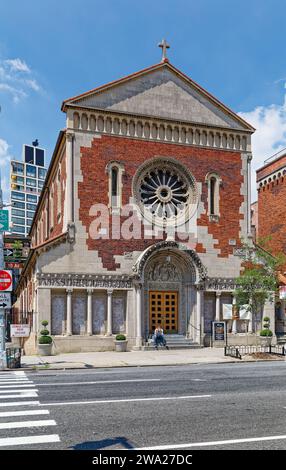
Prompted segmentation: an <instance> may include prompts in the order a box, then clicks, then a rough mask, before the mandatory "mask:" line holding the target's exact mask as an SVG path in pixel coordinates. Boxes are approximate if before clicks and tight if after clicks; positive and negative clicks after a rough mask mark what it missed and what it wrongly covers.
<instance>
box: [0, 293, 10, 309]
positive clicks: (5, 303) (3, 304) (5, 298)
mask: <svg viewBox="0 0 286 470" xmlns="http://www.w3.org/2000/svg"><path fill="white" fill-rule="evenodd" d="M0 308H11V294H10V293H9V292H0Z"/></svg>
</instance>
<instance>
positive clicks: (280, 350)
mask: <svg viewBox="0 0 286 470" xmlns="http://www.w3.org/2000/svg"><path fill="white" fill-rule="evenodd" d="M257 352H261V353H266V354H276V355H277V356H286V348H285V346H284V345H279V344H277V345H276V346H244V345H240V346H225V348H224V355H225V356H231V357H235V358H236V359H241V358H242V356H245V355H246V354H252V353H257Z"/></svg>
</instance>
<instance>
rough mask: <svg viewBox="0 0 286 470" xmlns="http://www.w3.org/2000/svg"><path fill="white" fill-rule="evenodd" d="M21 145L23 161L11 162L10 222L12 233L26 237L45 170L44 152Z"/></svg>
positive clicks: (34, 144) (33, 146) (42, 183)
mask: <svg viewBox="0 0 286 470" xmlns="http://www.w3.org/2000/svg"><path fill="white" fill-rule="evenodd" d="M37 145H38V143H37V141H35V142H33V145H26V144H25V145H23V161H22V162H21V161H18V160H11V172H10V182H11V222H12V230H11V231H12V233H14V234H21V235H27V234H28V233H29V230H30V227H31V225H32V220H33V217H34V214H35V211H36V208H37V204H38V200H39V197H40V194H41V191H42V188H43V186H44V181H45V178H46V173H47V170H46V168H45V150H44V149H42V148H39V147H38V146H37Z"/></svg>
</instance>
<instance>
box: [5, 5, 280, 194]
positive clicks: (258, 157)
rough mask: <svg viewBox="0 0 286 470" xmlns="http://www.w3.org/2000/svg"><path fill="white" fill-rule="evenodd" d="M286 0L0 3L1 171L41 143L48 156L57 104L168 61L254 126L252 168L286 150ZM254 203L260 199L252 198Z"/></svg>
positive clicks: (60, 119)
mask: <svg viewBox="0 0 286 470" xmlns="http://www.w3.org/2000/svg"><path fill="white" fill-rule="evenodd" d="M285 16H286V2H285V0H271V1H270V0H247V1H246V0H239V2H238V1H233V0H227V1H226V0H196V1H194V0H164V1H162V0H152V1H151V0H144V2H136V1H134V0H105V1H104V2H103V1H102V0H83V1H82V2H79V1H78V0H61V1H59V0H57V1H55V0H46V1H45V2H44V1H36V0H25V1H23V0H14V1H12V2H7V1H5V0H0V105H1V113H0V165H1V168H2V175H3V177H4V178H3V179H4V183H3V186H4V194H5V198H6V200H7V199H8V193H7V189H8V175H9V159H10V157H11V156H12V157H15V158H20V157H21V151H22V144H23V143H30V142H32V140H34V139H35V138H38V139H39V142H40V145H41V146H43V147H45V148H46V149H47V155H48V159H49V158H50V156H51V154H52V151H53V148H54V145H55V142H56V138H57V134H58V132H59V130H60V129H61V128H64V127H65V115H64V114H63V113H62V112H61V111H60V106H61V102H62V101H63V100H64V99H66V98H68V97H70V96H73V95H76V94H79V93H82V92H84V91H87V90H89V89H91V88H93V87H96V86H98V85H101V84H104V83H106V82H109V81H111V80H114V79H117V78H120V77H121V76H124V75H126V74H130V73H132V72H135V71H137V70H140V69H142V68H144V67H147V66H149V65H152V64H154V63H157V62H159V61H160V58H161V55H160V50H159V49H158V48H157V44H158V42H159V41H160V40H161V39H162V38H163V37H166V39H167V40H168V42H169V43H170V44H171V49H170V50H169V58H170V61H171V62H172V63H173V64H174V65H175V66H176V67H178V68H180V69H181V70H182V71H183V72H185V73H186V74H187V75H189V76H190V77H191V78H193V79H194V80H195V81H197V82H198V83H199V84H200V85H202V86H203V87H205V88H206V89H207V90H208V91H209V92H211V93H212V94H214V95H215V96H216V97H217V98H218V99H220V100H221V101H222V102H223V103H225V104H226V105H228V106H229V107H231V108H232V109H233V110H234V111H236V112H239V113H241V115H242V116H243V117H244V118H245V119H246V120H248V121H249V122H251V123H252V124H253V125H254V126H255V127H256V128H257V133H256V135H255V137H254V139H253V144H254V145H253V150H254V161H253V168H254V169H255V168H257V167H259V166H261V165H262V164H263V161H264V159H265V158H267V157H268V156H270V155H271V154H273V153H274V152H276V151H278V150H280V149H281V148H283V147H285V146H286V104H285V83H286V58H285V33H284V31H285ZM253 197H255V192H254V195H253Z"/></svg>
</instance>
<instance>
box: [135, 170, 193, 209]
mask: <svg viewBox="0 0 286 470" xmlns="http://www.w3.org/2000/svg"><path fill="white" fill-rule="evenodd" d="M188 190H189V188H188V186H187V184H186V182H185V181H183V179H182V178H181V177H180V176H179V175H178V174H175V173H174V172H172V171H170V170H167V169H164V170H153V171H150V173H148V174H146V175H145V177H144V178H143V179H142V181H141V185H140V190H139V191H140V195H141V201H142V202H143V204H144V205H145V206H147V207H148V209H149V210H150V211H151V212H152V213H153V214H155V215H157V216H158V217H165V218H169V217H172V216H177V215H178V211H180V210H182V209H183V208H184V206H185V204H186V203H187V202H188V199H189V191H188Z"/></svg>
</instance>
